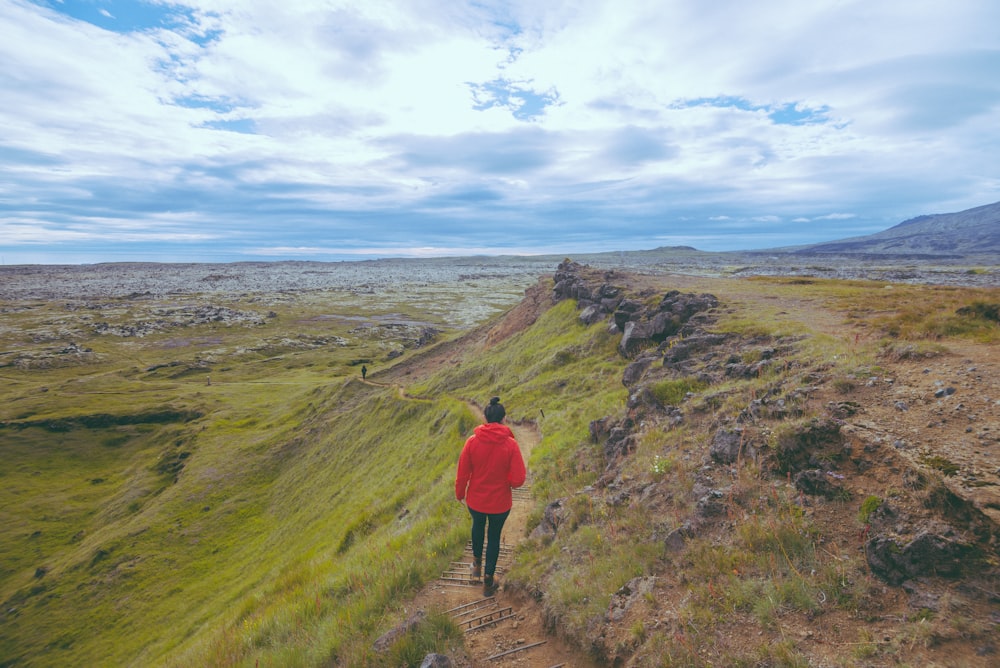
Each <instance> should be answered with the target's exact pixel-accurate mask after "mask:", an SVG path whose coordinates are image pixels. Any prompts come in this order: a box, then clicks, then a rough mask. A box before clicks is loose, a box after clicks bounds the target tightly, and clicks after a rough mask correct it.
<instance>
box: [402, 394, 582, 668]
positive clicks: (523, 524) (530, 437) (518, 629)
mask: <svg viewBox="0 0 1000 668" xmlns="http://www.w3.org/2000/svg"><path fill="white" fill-rule="evenodd" d="M473 408H475V407H473ZM476 410H477V411H478V409H476ZM510 427H511V430H512V431H513V432H514V437H515V438H516V439H517V442H518V444H519V445H520V446H521V453H522V455H523V456H524V459H525V461H528V460H529V458H530V456H531V451H532V449H533V448H534V447H535V446H536V445H537V444H538V442H539V441H540V440H541V434H540V433H539V430H538V427H537V425H535V424H534V423H530V422H528V423H523V424H510ZM532 507H533V501H532V499H531V473H530V471H529V473H528V481H527V483H525V486H524V487H523V488H521V490H515V493H514V506H513V507H512V508H511V512H510V516H509V517H508V519H507V522H506V523H505V524H504V530H503V537H502V552H501V555H500V561H499V562H498V569H497V574H498V580H499V582H500V591H498V592H497V594H496V596H494V597H493V598H492V599H486V598H484V597H483V588H482V584H481V581H477V582H473V581H472V580H471V576H470V575H469V573H470V566H471V563H472V556H471V552H470V551H469V549H468V548H467V549H466V551H465V554H464V555H463V556H462V558H461V560H459V561H457V562H455V564H454V568H453V569H452V570H453V573H452V572H449V573H444V574H442V577H441V579H438V580H435V581H434V582H431V583H430V584H428V585H427V586H426V587H425V588H424V590H423V591H422V592H421V593H420V594H419V595H418V596H417V597H416V599H415V600H414V602H413V607H414V609H424V610H441V611H451V612H450V613H449V614H451V615H452V617H453V618H455V620H456V622H458V623H459V624H460V625H461V626H463V628H465V627H466V626H471V627H473V628H472V629H470V630H468V631H466V640H465V648H466V652H467V655H466V656H465V657H452V658H453V660H454V661H455V665H456V666H459V667H463V666H472V667H478V666H497V667H500V668H515V667H517V668H553V667H555V666H565V667H566V668H596V665H597V664H595V663H593V662H592V661H591V660H590V659H589V658H588V657H586V656H584V655H583V654H581V652H580V651H579V650H576V649H574V648H572V647H570V646H568V645H566V644H565V643H563V642H562V641H561V640H560V639H559V638H557V637H554V636H551V635H549V634H547V633H546V631H545V621H544V613H543V610H542V606H541V605H540V604H539V603H538V602H536V601H534V600H532V599H530V598H525V597H523V596H515V595H513V594H512V593H510V592H509V591H506V590H505V589H504V586H503V583H504V573H505V571H506V569H507V568H509V566H510V563H511V559H512V555H511V553H512V551H513V550H515V549H516V548H517V546H518V545H520V543H521V542H522V541H523V540H524V538H525V537H526V529H527V521H528V515H529V513H530V512H531V509H532ZM462 510H463V513H462V514H463V516H464V517H463V521H467V522H469V526H470V527H471V521H470V520H469V518H468V514H467V513H465V511H464V508H463V509H462ZM463 580H467V581H463ZM490 616H492V617H493V618H494V619H499V620H500V621H497V623H495V624H489V623H488V621H487V623H485V624H484V625H483V626H482V627H479V622H478V621H476V620H478V619H479V618H480V617H487V618H489V617H490ZM477 627H478V628H477Z"/></svg>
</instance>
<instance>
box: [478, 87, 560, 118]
mask: <svg viewBox="0 0 1000 668" xmlns="http://www.w3.org/2000/svg"><path fill="white" fill-rule="evenodd" d="M467 85H468V86H469V89H470V90H471V91H472V99H473V102H474V104H473V105H472V108H473V109H475V110H476V111H486V110H487V109H492V108H494V107H501V108H504V109H508V110H510V113H511V114H512V115H513V116H514V118H516V119H518V120H519V121H530V120H533V119H535V118H538V117H539V116H541V115H543V114H544V113H545V108H546V107H548V106H551V105H553V104H558V103H559V92H558V91H556V90H555V89H549V90H547V91H545V92H542V93H537V92H535V91H534V90H532V89H531V88H526V87H524V86H522V85H520V84H519V83H518V82H516V81H510V80H508V79H504V78H503V77H497V78H496V79H494V80H493V81H487V82H486V83H481V84H476V83H467Z"/></svg>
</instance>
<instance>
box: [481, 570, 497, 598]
mask: <svg viewBox="0 0 1000 668" xmlns="http://www.w3.org/2000/svg"><path fill="white" fill-rule="evenodd" d="M499 588H500V587H499V586H498V585H497V582H496V580H495V579H494V578H493V576H492V575H487V576H486V577H485V578H483V596H493V595H494V594H496V593H497V589H499Z"/></svg>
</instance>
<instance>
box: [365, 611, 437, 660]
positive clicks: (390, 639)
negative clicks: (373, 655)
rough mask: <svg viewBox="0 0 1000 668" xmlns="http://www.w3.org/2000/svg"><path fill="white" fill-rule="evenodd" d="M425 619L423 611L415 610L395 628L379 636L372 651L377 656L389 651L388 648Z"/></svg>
mask: <svg viewBox="0 0 1000 668" xmlns="http://www.w3.org/2000/svg"><path fill="white" fill-rule="evenodd" d="M426 617H427V613H426V612H424V611H423V610H417V611H416V612H414V613H413V614H412V615H410V616H409V617H407V618H406V619H405V620H403V621H402V622H400V623H399V624H398V625H397V626H396V627H395V628H393V629H390V630H389V631H386V632H385V633H383V634H382V635H381V636H379V638H378V640H376V641H375V643H374V644H373V645H372V649H374V650H375V651H376V652H377V653H379V654H383V653H385V652H387V651H389V648H390V647H392V644H393V643H394V642H396V641H397V640H398V639H399V638H401V637H402V636H404V635H406V634H407V633H409V632H410V631H412V630H413V629H415V628H416V627H417V626H418V625H419V624H420V623H421V622H422V621H424V619H425V618H426Z"/></svg>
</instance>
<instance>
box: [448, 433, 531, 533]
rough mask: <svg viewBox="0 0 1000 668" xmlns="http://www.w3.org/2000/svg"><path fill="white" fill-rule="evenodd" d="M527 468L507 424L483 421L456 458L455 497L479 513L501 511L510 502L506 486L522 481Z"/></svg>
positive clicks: (510, 504)
mask: <svg viewBox="0 0 1000 668" xmlns="http://www.w3.org/2000/svg"><path fill="white" fill-rule="evenodd" d="M526 475H527V472H526V471H525V469H524V458H523V457H521V448H520V447H518V445H517V441H515V440H514V434H513V432H511V430H510V427H508V426H507V425H505V424H502V423H500V422H487V423H486V424H481V425H479V426H478V427H476V430H475V433H474V434H473V435H472V436H470V437H469V440H467V441H466V442H465V447H464V448H462V454H461V456H459V458H458V475H457V476H456V477H455V498H456V499H458V500H459V501H461V500H462V499H465V502H466V504H468V506H469V508H471V509H472V510H476V511H479V512H481V513H490V514H492V513H503V512H506V511H508V510H510V509H511V506H513V505H514V501H513V498H512V497H511V493H510V490H511V489H512V488H514V487H520V486H521V485H523V484H524V478H525V477H526Z"/></svg>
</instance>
